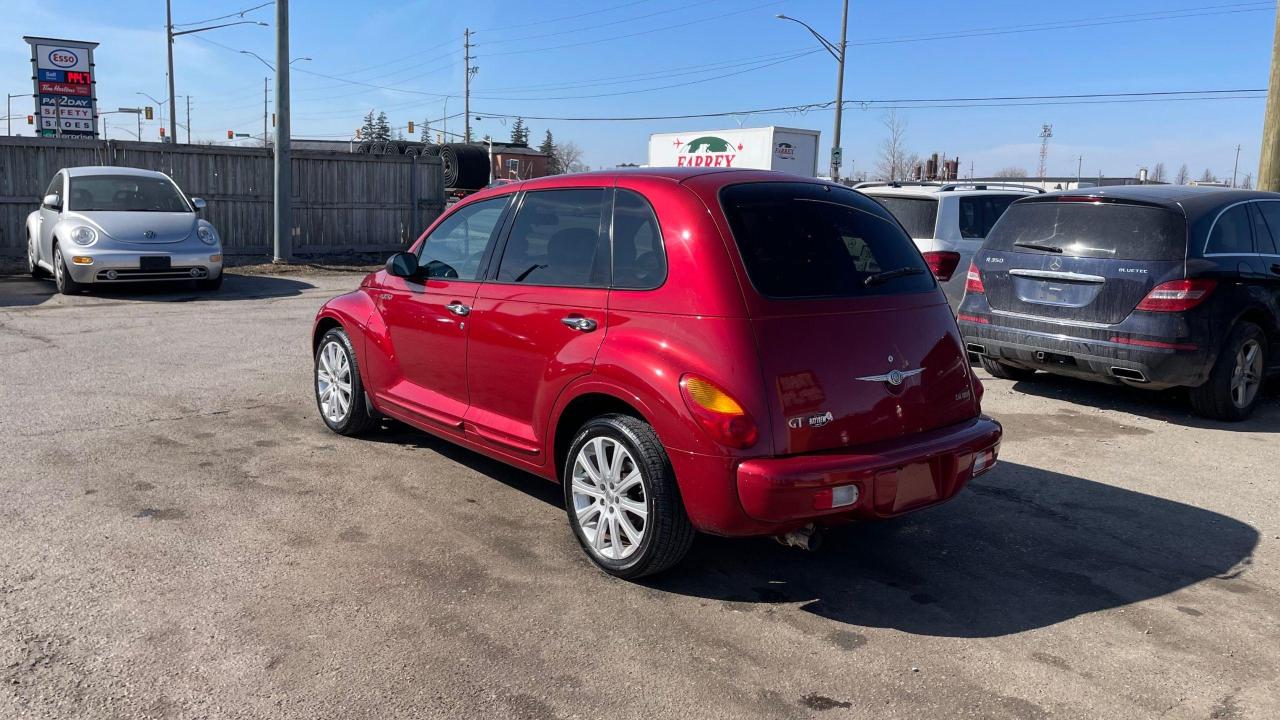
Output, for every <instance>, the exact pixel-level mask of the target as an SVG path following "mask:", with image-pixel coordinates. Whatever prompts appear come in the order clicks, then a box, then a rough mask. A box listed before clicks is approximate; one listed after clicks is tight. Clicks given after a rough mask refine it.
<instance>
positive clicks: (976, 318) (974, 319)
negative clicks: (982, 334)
mask: <svg viewBox="0 0 1280 720" xmlns="http://www.w3.org/2000/svg"><path fill="white" fill-rule="evenodd" d="M978 287H982V281H981V280H979V281H978ZM978 292H979V293H981V292H982V291H981V290H979V291H978ZM956 318H957V319H959V320H963V321H965V322H971V323H976V324H978V325H990V324H991V320H990V319H988V318H984V317H982V316H981V315H970V314H968V313H960V314H959V315H956Z"/></svg>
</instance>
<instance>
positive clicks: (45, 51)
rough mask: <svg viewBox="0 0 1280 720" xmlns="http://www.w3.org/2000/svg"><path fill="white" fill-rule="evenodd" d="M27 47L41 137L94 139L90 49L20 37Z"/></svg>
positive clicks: (95, 122)
mask: <svg viewBox="0 0 1280 720" xmlns="http://www.w3.org/2000/svg"><path fill="white" fill-rule="evenodd" d="M23 40H26V41H27V44H28V45H30V46H31V79H32V81H33V83H34V90H35V92H34V96H35V99H36V115H38V116H39V117H40V134H41V135H42V136H44V137H88V138H93V137H97V136H98V110H97V92H96V90H97V86H96V84H95V81H94V77H93V76H94V67H93V49H94V48H96V47H98V43H95V42H85V41H83V40H59V39H57V38H45V37H24V38H23Z"/></svg>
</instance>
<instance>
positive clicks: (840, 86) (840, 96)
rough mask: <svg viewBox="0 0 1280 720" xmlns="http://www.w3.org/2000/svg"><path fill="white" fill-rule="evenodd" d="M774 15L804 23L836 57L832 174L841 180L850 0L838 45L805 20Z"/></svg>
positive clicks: (847, 3) (778, 16)
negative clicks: (842, 127)
mask: <svg viewBox="0 0 1280 720" xmlns="http://www.w3.org/2000/svg"><path fill="white" fill-rule="evenodd" d="M774 17H776V18H778V19H779V20H790V21H791V22H793V23H798V24H800V25H803V26H804V29H805V30H808V31H809V34H810V35H813V37H814V38H816V39H817V41H818V42H820V43H822V47H823V49H825V50H826V51H827V52H828V53H829V54H830V55H831V57H833V58H835V60H836V65H837V69H836V122H835V133H834V134H835V137H833V138H832V142H831V170H830V175H831V181H832V182H840V165H841V162H842V160H843V155H844V151H843V150H842V149H841V147H840V120H841V117H842V115H843V112H844V57H845V50H846V49H847V47H848V44H847V43H846V38H847V37H848V29H849V0H844V10H843V11H842V13H841V15H840V44H839V45H836V44H835V43H833V42H831V41H830V40H828V39H826V38H825V37H823V36H822V33H820V32H818V31H817V30H814V29H813V28H812V27H810V26H809V23H807V22H805V21H803V20H797V19H795V18H793V17H790V16H787V15H783V14H781V13H779V14H778V15H775V16H774Z"/></svg>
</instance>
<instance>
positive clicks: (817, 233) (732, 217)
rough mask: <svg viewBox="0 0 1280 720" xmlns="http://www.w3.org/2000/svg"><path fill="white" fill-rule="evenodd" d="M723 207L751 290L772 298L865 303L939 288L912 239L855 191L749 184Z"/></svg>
mask: <svg viewBox="0 0 1280 720" xmlns="http://www.w3.org/2000/svg"><path fill="white" fill-rule="evenodd" d="M720 203H721V205H722V207H723V208H724V213H725V218H726V219H727V220H728V221H729V227H730V229H731V230H732V231H733V237H734V240H735V241H736V242H737V244H738V250H739V252H741V254H742V262H743V265H745V266H746V269H747V275H748V276H749V277H750V280H751V284H752V285H753V286H755V288H756V290H757V291H758V292H760V294H761V295H764V296H766V297H771V298H782V299H786V298H818V297H863V296H869V295H886V294H899V293H913V292H924V291H928V290H932V289H933V288H934V287H935V284H934V280H933V276H932V275H931V274H930V273H929V269H928V267H927V266H926V265H925V263H924V259H923V258H921V257H920V253H919V252H918V251H917V250H916V247H915V245H914V244H913V243H912V242H911V238H909V237H907V236H906V234H904V233H903V232H902V228H901V227H899V226H898V223H896V222H894V221H893V219H892V218H891V216H890V215H888V213H887V212H886V211H885V210H884V208H882V207H880V206H879V205H877V204H876V203H875V202H874V201H872V200H870V199H868V198H867V197H865V196H863V195H860V194H858V193H856V192H853V191H851V190H845V189H843V188H833V187H831V186H828V185H818V184H812V183H774V182H765V183H746V184H742V185H730V186H728V187H726V188H724V189H723V190H721V191H720Z"/></svg>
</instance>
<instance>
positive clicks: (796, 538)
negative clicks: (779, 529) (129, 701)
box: [773, 524, 822, 552]
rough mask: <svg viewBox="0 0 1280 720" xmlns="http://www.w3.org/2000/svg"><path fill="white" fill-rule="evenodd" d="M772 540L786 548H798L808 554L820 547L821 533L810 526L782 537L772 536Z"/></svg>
mask: <svg viewBox="0 0 1280 720" xmlns="http://www.w3.org/2000/svg"><path fill="white" fill-rule="evenodd" d="M773 539H774V540H777V541H778V542H779V543H782V544H783V545H786V546H787V547H793V548H800V549H801V550H808V551H810V552H812V551H814V550H817V549H818V548H819V547H821V546H822V532H821V531H820V530H818V528H817V527H816V526H814V525H812V524H809V525H805V526H804V527H802V528H800V529H799V530H792V531H791V532H789V533H786V534H783V535H774V536H773Z"/></svg>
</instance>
